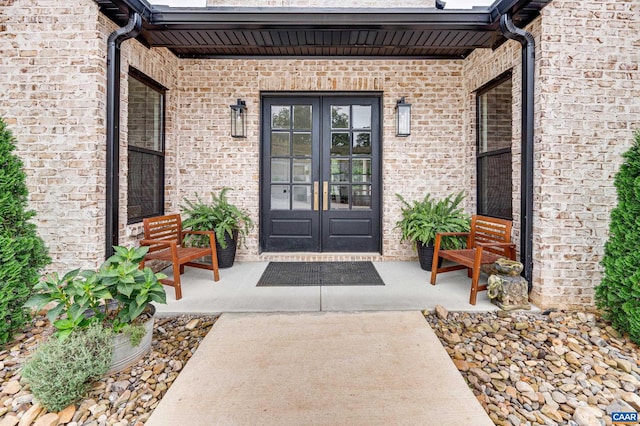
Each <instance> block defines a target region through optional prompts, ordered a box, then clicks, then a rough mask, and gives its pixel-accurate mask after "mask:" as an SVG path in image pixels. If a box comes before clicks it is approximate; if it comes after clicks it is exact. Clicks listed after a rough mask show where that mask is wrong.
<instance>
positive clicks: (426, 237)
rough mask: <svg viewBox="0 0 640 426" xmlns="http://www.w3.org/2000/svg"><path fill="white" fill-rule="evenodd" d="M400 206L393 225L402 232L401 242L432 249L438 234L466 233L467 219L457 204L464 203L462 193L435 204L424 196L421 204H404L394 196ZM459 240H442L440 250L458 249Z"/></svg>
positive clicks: (428, 195) (401, 198)
mask: <svg viewBox="0 0 640 426" xmlns="http://www.w3.org/2000/svg"><path fill="white" fill-rule="evenodd" d="M396 196H397V197H398V199H399V200H400V202H401V203H402V219H400V220H399V221H398V222H396V227H398V228H400V231H401V232H402V237H401V241H410V242H412V243H413V244H414V247H415V244H416V243H418V242H419V243H421V244H422V245H424V246H432V245H433V244H434V242H435V239H436V234H437V233H438V232H467V231H469V215H467V214H466V213H465V212H464V210H462V207H460V203H461V202H462V200H464V193H463V192H462V191H461V192H460V193H458V194H457V195H453V194H450V195H448V196H447V197H445V198H443V199H441V200H438V199H435V198H433V197H432V196H431V194H427V195H425V197H424V199H422V200H421V201H412V202H408V201H406V200H405V199H404V198H403V197H402V195H400V194H396ZM461 244H462V240H461V239H460V238H457V237H452V238H443V240H442V248H443V249H453V248H458V247H460V246H461Z"/></svg>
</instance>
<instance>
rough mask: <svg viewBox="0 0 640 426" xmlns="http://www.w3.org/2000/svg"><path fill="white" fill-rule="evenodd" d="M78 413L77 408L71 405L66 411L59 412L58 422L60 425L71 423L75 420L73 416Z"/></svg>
mask: <svg viewBox="0 0 640 426" xmlns="http://www.w3.org/2000/svg"><path fill="white" fill-rule="evenodd" d="M75 413H76V406H75V405H73V404H71V405H69V406H68V407H67V408H65V409H64V410H62V411H60V412H58V419H59V420H58V421H59V422H60V424H64V423H69V422H70V421H71V419H73V415H74V414H75Z"/></svg>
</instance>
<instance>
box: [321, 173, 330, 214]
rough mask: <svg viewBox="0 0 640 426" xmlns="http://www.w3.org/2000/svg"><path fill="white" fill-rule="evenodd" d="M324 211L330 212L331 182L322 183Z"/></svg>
mask: <svg viewBox="0 0 640 426" xmlns="http://www.w3.org/2000/svg"><path fill="white" fill-rule="evenodd" d="M322 210H324V211H327V210H329V182H327V181H326V180H325V181H324V182H322Z"/></svg>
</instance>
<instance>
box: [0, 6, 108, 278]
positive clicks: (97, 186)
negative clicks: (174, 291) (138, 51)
mask: <svg viewBox="0 0 640 426" xmlns="http://www.w3.org/2000/svg"><path fill="white" fill-rule="evenodd" d="M0 4H1V6H0V52H2V55H0V75H2V78H0V93H2V96H0V116H2V117H3V118H4V119H5V120H6V121H7V123H8V124H9V128H10V129H11V131H12V132H13V134H14V135H15V137H16V138H17V154H18V155H19V156H20V157H21V158H22V160H23V162H24V166H25V172H26V173H27V185H28V188H29V207H30V208H32V209H35V210H36V211H37V217H36V219H35V221H36V222H37V225H38V232H39V234H40V235H41V236H42V237H43V239H44V240H45V242H46V244H47V246H48V247H49V250H50V253H51V256H52V258H53V264H52V266H51V269H54V270H59V269H66V268H67V267H70V266H89V265H92V264H93V263H94V262H95V259H96V257H98V256H100V254H101V253H103V246H104V219H103V216H104V184H103V182H104V165H103V164H104V134H105V131H104V88H105V85H104V75H105V58H104V52H105V49H104V48H103V47H102V46H103V44H104V43H102V42H101V39H100V38H99V34H98V31H97V27H96V22H97V20H98V8H97V6H96V5H95V3H93V2H92V1H90V0H83V1H76V2H68V1H63V0H48V1H45V0H15V1H4V2H2V3H0Z"/></svg>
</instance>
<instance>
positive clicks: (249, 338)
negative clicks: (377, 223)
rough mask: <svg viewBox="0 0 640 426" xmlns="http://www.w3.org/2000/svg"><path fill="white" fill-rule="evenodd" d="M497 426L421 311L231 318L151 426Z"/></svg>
mask: <svg viewBox="0 0 640 426" xmlns="http://www.w3.org/2000/svg"><path fill="white" fill-rule="evenodd" d="M492 424H493V422H491V420H490V419H489V417H488V416H487V414H486V413H485V412H484V410H483V409H482V407H481V406H480V404H479V402H478V401H477V400H476V398H475V397H474V396H473V394H472V392H471V391H470V389H469V388H468V386H467V385H466V383H465V382H464V380H463V378H462V376H461V375H460V374H459V373H458V371H457V369H456V368H455V366H454V365H453V362H452V361H451V359H450V358H449V356H448V355H447V353H446V351H445V350H444V348H443V347H442V345H441V344H440V342H439V341H438V338H437V337H436V336H435V334H434V333H433V331H432V330H431V328H430V327H429V325H428V324H427V322H426V321H425V319H424V317H423V316H422V315H421V314H420V313H419V312H416V311H413V312H364V313H363V312H360V313H339V312H321V313H295V314H251V313H249V314H239V313H238V314H233V313H231V314H229V313H225V314H223V315H222V316H221V317H220V319H219V320H218V321H217V322H216V324H215V325H214V327H213V328H212V329H211V332H210V333H209V334H208V335H207V337H206V338H205V339H204V340H203V341H202V343H201V345H200V347H199V348H198V350H197V351H196V353H195V354H194V355H193V357H192V358H191V360H190V361H189V362H188V363H187V365H186V366H185V368H184V370H183V371H182V372H181V373H180V376H179V377H178V378H177V379H176V381H175V383H174V384H173V385H172V386H171V388H170V389H169V391H168V392H167V394H166V395H165V396H164V397H163V398H162V401H161V402H160V404H159V405H158V407H157V408H156V410H155V411H154V413H153V415H152V416H151V417H150V419H149V420H148V421H147V423H146V425H147V426H176V425H189V426H200V425H202V426H205V425H206V426H210V425H225V426H234V425H350V426H354V425H355V426H357V425H367V426H370V425H438V426H445V425H455V426H459V425H465V426H473V425H492Z"/></svg>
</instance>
